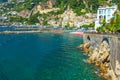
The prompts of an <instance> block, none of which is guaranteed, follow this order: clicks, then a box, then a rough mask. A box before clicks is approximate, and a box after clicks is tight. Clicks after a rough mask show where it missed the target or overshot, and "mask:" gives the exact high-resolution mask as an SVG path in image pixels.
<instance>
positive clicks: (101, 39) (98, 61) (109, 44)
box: [78, 33, 120, 80]
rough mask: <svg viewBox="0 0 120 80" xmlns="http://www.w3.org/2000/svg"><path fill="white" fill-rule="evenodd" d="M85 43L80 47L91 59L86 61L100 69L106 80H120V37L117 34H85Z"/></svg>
mask: <svg viewBox="0 0 120 80" xmlns="http://www.w3.org/2000/svg"><path fill="white" fill-rule="evenodd" d="M83 41H84V43H83V44H81V45H80V46H78V49H81V50H83V51H84V52H85V53H86V54H87V55H88V56H89V58H88V59H87V60H86V62H88V63H92V64H94V65H95V66H97V67H98V68H99V75H100V76H101V77H103V78H105V80H119V79H120V57H119V55H120V51H119V48H120V36H119V35H116V34H101V33H97V34H95V33H84V36H83Z"/></svg>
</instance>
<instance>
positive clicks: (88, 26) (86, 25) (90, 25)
mask: <svg viewBox="0 0 120 80" xmlns="http://www.w3.org/2000/svg"><path fill="white" fill-rule="evenodd" d="M94 26H95V23H94V22H93V23H91V24H89V25H88V24H85V25H83V26H82V27H83V28H93V27H94Z"/></svg>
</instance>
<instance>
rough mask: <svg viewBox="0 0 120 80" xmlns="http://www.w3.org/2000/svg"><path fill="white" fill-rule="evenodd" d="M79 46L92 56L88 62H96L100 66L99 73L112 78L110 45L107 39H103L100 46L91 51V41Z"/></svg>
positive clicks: (106, 77)
mask: <svg viewBox="0 0 120 80" xmlns="http://www.w3.org/2000/svg"><path fill="white" fill-rule="evenodd" d="M78 48H81V49H83V50H84V51H85V52H86V53H87V54H88V55H89V56H90V57H89V59H87V60H86V62H89V63H94V64H95V65H96V66H98V67H99V68H100V71H99V74H100V75H101V76H103V77H104V78H105V79H110V77H109V76H108V68H109V66H110V59H109V52H110V47H109V45H108V43H107V42H106V41H103V42H102V43H101V44H100V46H99V47H98V48H95V49H94V50H92V51H90V42H87V43H85V44H82V45H80V46H79V47H78Z"/></svg>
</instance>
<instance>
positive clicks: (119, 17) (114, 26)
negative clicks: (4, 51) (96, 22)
mask: <svg viewBox="0 0 120 80" xmlns="http://www.w3.org/2000/svg"><path fill="white" fill-rule="evenodd" d="M97 31H99V32H112V33H115V32H120V14H118V13H115V17H113V18H112V19H111V21H110V23H105V21H104V20H103V25H102V26H101V27H99V28H98V29H97Z"/></svg>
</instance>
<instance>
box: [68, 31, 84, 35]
mask: <svg viewBox="0 0 120 80" xmlns="http://www.w3.org/2000/svg"><path fill="white" fill-rule="evenodd" d="M70 34H73V35H76V36H83V34H84V32H79V31H78V32H70Z"/></svg>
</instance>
